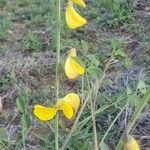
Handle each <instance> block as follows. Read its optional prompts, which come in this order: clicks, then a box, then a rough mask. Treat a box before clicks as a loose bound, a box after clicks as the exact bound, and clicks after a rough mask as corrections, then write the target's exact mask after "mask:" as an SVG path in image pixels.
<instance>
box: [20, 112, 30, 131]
mask: <svg viewBox="0 0 150 150" xmlns="http://www.w3.org/2000/svg"><path fill="white" fill-rule="evenodd" d="M22 125H23V128H24V129H25V130H27V129H28V128H29V127H30V125H31V118H30V116H29V115H28V114H23V115H22Z"/></svg>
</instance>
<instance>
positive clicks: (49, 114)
mask: <svg viewBox="0 0 150 150" xmlns="http://www.w3.org/2000/svg"><path fill="white" fill-rule="evenodd" d="M57 110H58V109H57V108H48V107H44V106H41V105H35V106H34V110H33V113H34V115H35V116H36V117H37V118H38V119H40V120H42V121H48V120H51V119H52V118H53V117H54V116H55V115H56V112H57Z"/></svg>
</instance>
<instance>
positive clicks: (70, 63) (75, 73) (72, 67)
mask: <svg viewBox="0 0 150 150" xmlns="http://www.w3.org/2000/svg"><path fill="white" fill-rule="evenodd" d="M76 57H77V56H76V49H74V48H73V49H71V50H69V51H68V58H67V59H66V63H65V74H66V76H67V77H68V78H69V79H76V78H77V77H79V76H80V75H83V74H84V73H85V69H84V68H83V67H82V66H81V65H80V64H79V63H78V62H76V61H75V59H74V58H76Z"/></svg>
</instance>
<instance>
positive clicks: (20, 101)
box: [16, 98, 25, 113]
mask: <svg viewBox="0 0 150 150" xmlns="http://www.w3.org/2000/svg"><path fill="white" fill-rule="evenodd" d="M16 105H17V108H18V110H19V111H21V112H22V113H23V112H24V111H25V101H24V100H23V99H21V98H17V100H16Z"/></svg>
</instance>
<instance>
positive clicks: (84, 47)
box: [81, 40, 89, 56]
mask: <svg viewBox="0 0 150 150" xmlns="http://www.w3.org/2000/svg"><path fill="white" fill-rule="evenodd" d="M81 45H82V49H83V52H84V55H85V56H86V54H87V53H88V49H89V43H88V42H86V41H84V40H81Z"/></svg>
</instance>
